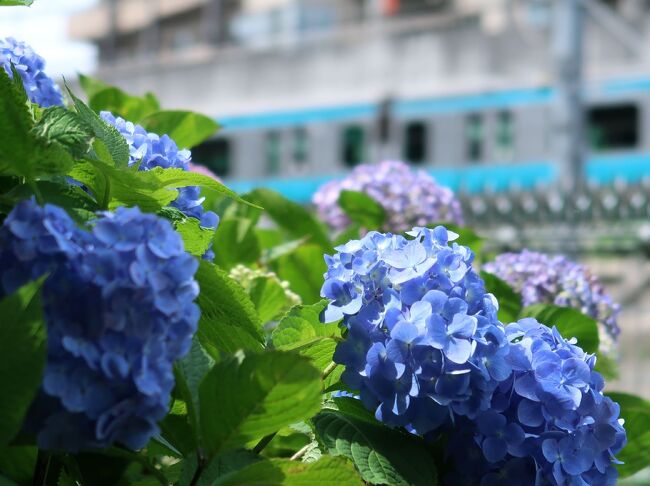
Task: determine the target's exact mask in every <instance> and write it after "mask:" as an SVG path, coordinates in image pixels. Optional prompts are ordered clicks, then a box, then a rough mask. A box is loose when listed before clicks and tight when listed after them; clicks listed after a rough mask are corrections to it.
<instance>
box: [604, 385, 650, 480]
mask: <svg viewBox="0 0 650 486" xmlns="http://www.w3.org/2000/svg"><path fill="white" fill-rule="evenodd" d="M607 396H609V397H610V398H611V399H612V400H614V401H615V402H617V403H618V404H619V405H620V406H621V418H623V419H625V424H624V427H625V432H626V433H627V445H626V446H625V447H624V448H623V450H622V451H621V452H619V453H618V454H617V456H616V457H617V459H619V460H621V461H623V462H624V464H620V465H618V466H617V468H618V472H619V474H620V477H621V478H626V477H628V476H632V475H633V474H634V473H636V472H638V471H640V470H641V469H644V468H646V467H648V465H649V464H650V402H648V401H646V400H644V399H642V398H641V397H638V396H635V395H630V394H627V393H617V392H610V393H607Z"/></svg>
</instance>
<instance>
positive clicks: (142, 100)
mask: <svg viewBox="0 0 650 486" xmlns="http://www.w3.org/2000/svg"><path fill="white" fill-rule="evenodd" d="M88 105H89V106H90V108H91V109H92V110H93V111H96V112H100V111H110V112H111V113H113V115H115V116H121V117H122V118H124V119H126V120H128V121H130V122H133V123H140V121H142V120H143V119H144V118H145V117H146V116H148V115H150V114H152V113H154V112H156V111H158V110H160V104H159V103H158V100H156V98H155V97H154V96H153V95H151V94H148V95H145V96H143V97H140V96H132V95H130V94H128V93H125V92H124V91H122V90H121V89H119V88H116V87H114V86H109V87H107V88H103V89H100V90H98V91H96V92H94V93H93V95H92V96H90V97H89V99H88Z"/></svg>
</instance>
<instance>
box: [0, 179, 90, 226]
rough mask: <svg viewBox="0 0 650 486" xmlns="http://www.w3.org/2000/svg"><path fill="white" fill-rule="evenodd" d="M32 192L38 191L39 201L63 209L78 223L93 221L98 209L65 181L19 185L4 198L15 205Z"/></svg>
mask: <svg viewBox="0 0 650 486" xmlns="http://www.w3.org/2000/svg"><path fill="white" fill-rule="evenodd" d="M34 191H38V193H39V197H40V200H42V201H43V202H45V203H50V204H56V205H57V206H60V207H62V208H64V209H65V210H66V211H67V212H68V214H69V215H70V216H72V217H73V218H74V219H75V220H76V221H77V222H79V223H84V222H86V221H89V220H91V219H94V218H95V217H96V215H95V211H97V210H98V209H99V207H98V206H97V203H96V202H95V201H94V200H93V198H92V197H90V196H89V195H88V194H87V193H86V192H85V191H84V190H83V189H81V188H80V187H78V186H75V185H72V184H70V183H68V182H67V181H65V180H60V181H57V182H50V181H36V182H34V183H33V184H30V185H27V184H21V185H19V186H16V187H15V188H13V189H12V190H11V191H9V192H7V194H6V197H7V198H10V199H11V200H12V201H13V202H14V204H15V203H16V202H18V201H22V200H23V199H28V198H29V197H31V196H32V195H33V194H34Z"/></svg>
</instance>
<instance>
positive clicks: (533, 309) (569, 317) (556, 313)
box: [520, 304, 600, 353]
mask: <svg viewBox="0 0 650 486" xmlns="http://www.w3.org/2000/svg"><path fill="white" fill-rule="evenodd" d="M520 317H534V318H535V319H537V320H538V321H539V322H541V323H542V324H546V325H547V326H549V327H553V326H555V327H557V329H558V331H560V333H561V334H562V336H564V337H565V338H566V339H570V338H572V337H574V338H576V339H577V340H578V345H579V346H580V347H581V348H582V349H583V350H584V351H585V352H586V353H595V352H597V351H598V344H599V342H600V341H599V338H598V325H597V324H596V321H595V320H593V319H592V318H591V317H589V316H586V315H584V314H583V313H582V312H580V311H579V310H576V309H573V308H570V307H559V306H557V305H550V304H535V305H531V306H529V307H525V308H524V309H523V310H522V311H521V315H520Z"/></svg>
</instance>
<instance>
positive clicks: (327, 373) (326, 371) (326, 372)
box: [322, 361, 338, 380]
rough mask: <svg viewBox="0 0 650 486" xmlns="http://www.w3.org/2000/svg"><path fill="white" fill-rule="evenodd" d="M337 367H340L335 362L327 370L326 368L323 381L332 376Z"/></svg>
mask: <svg viewBox="0 0 650 486" xmlns="http://www.w3.org/2000/svg"><path fill="white" fill-rule="evenodd" d="M337 366H338V365H337V364H336V363H335V362H334V361H332V362H331V363H330V364H328V365H327V368H325V370H324V371H323V375H322V378H323V380H324V379H325V378H327V377H328V376H329V375H331V374H332V371H334V370H335V369H336V367H337Z"/></svg>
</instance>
